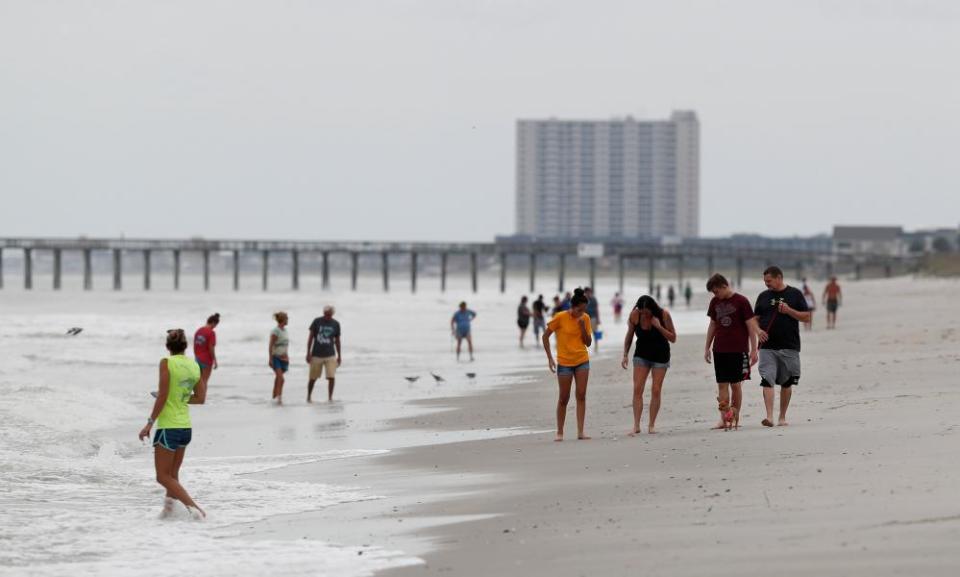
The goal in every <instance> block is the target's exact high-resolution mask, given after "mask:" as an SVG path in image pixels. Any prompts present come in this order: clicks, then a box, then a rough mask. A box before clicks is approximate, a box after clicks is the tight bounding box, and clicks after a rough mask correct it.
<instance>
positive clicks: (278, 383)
mask: <svg viewBox="0 0 960 577" xmlns="http://www.w3.org/2000/svg"><path fill="white" fill-rule="evenodd" d="M273 373H274V377H273V397H272V398H274V399H276V400H277V404H278V405H281V404H283V401H282V400H281V395H283V371H282V370H280V369H274V370H273Z"/></svg>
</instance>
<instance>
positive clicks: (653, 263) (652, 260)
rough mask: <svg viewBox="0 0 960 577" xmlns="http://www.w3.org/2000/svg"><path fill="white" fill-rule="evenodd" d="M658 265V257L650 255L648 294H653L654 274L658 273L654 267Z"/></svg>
mask: <svg viewBox="0 0 960 577" xmlns="http://www.w3.org/2000/svg"><path fill="white" fill-rule="evenodd" d="M656 266H657V258H656V257H655V256H653V255H650V259H649V262H648V263H647V284H648V285H649V288H648V289H647V294H648V295H652V294H653V283H654V275H655V274H656V271H655V270H654V269H655V268H656Z"/></svg>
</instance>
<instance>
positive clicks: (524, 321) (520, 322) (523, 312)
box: [517, 296, 531, 349]
mask: <svg viewBox="0 0 960 577" xmlns="http://www.w3.org/2000/svg"><path fill="white" fill-rule="evenodd" d="M530 315H531V313H530V307H528V306H527V297H526V296H523V297H521V298H520V306H518V307H517V326H518V327H520V348H521V349H522V348H523V337H524V336H525V335H526V334H527V327H529V326H530Z"/></svg>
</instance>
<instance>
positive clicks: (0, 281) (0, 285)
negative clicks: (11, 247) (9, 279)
mask: <svg viewBox="0 0 960 577" xmlns="http://www.w3.org/2000/svg"><path fill="white" fill-rule="evenodd" d="M2 288H3V248H0V289H2Z"/></svg>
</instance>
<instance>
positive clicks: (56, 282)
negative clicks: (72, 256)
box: [53, 248, 63, 291]
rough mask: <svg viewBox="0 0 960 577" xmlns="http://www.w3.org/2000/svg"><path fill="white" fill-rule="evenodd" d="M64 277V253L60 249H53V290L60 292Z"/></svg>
mask: <svg viewBox="0 0 960 577" xmlns="http://www.w3.org/2000/svg"><path fill="white" fill-rule="evenodd" d="M62 277H63V251H62V250H60V249H59V248H55V249H53V290H55V291H58V290H60V287H61V286H62V285H61V279H62Z"/></svg>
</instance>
